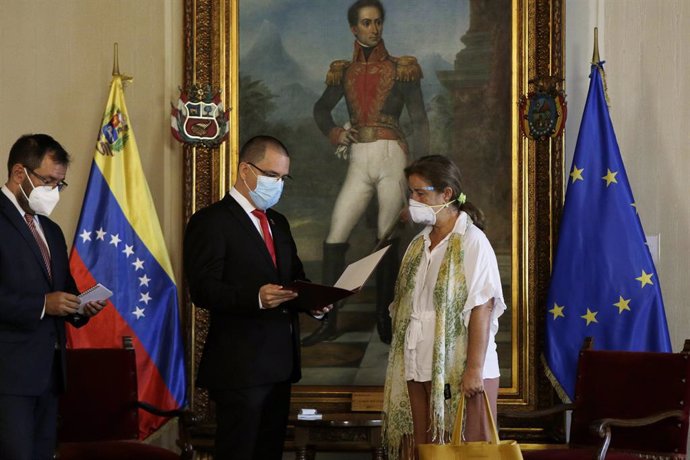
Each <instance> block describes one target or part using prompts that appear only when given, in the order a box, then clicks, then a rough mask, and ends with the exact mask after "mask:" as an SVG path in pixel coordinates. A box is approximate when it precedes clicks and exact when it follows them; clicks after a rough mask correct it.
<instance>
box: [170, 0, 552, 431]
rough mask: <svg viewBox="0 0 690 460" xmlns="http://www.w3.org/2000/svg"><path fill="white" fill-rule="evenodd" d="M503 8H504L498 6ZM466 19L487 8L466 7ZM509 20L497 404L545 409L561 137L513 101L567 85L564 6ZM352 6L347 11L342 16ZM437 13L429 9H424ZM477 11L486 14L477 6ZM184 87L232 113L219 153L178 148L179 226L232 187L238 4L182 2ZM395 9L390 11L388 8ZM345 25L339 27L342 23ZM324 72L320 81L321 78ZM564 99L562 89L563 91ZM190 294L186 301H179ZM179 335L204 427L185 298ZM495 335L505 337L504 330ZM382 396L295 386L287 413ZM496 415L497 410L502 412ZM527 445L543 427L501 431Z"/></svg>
mask: <svg viewBox="0 0 690 460" xmlns="http://www.w3.org/2000/svg"><path fill="white" fill-rule="evenodd" d="M496 1H500V0H496ZM468 2H469V4H470V9H472V8H481V7H483V4H486V3H491V2H486V1H484V0H468ZM505 2H506V4H507V5H508V7H506V14H509V15H510V40H511V47H510V53H511V54H510V61H511V67H512V68H511V72H510V96H509V97H510V101H508V104H509V105H510V107H511V109H510V120H509V121H510V123H509V128H508V129H509V130H510V160H509V161H510V167H509V174H510V178H511V181H510V206H511V229H510V232H511V234H510V251H511V258H510V277H511V280H510V281H511V282H510V292H505V296H506V299H508V298H510V304H511V305H512V306H513V308H512V310H513V314H512V317H511V318H510V322H511V324H510V327H511V338H510V341H511V347H510V355H511V364H510V374H511V378H510V383H509V384H508V385H505V386H502V388H501V389H500V394H499V405H500V407H501V408H506V407H507V408H510V410H515V409H517V410H521V409H524V410H527V409H534V408H539V407H543V406H546V405H549V404H550V403H551V401H552V398H553V393H552V390H551V387H550V385H549V383H548V381H547V380H546V379H545V377H544V374H543V368H542V365H541V361H540V355H541V344H542V336H543V320H542V318H543V317H544V316H545V306H544V301H545V298H546V290H547V288H548V278H549V274H550V269H551V262H552V252H553V248H554V245H555V239H556V236H557V233H556V228H557V223H558V220H559V217H560V210H561V205H562V194H563V183H562V171H563V147H564V140H563V138H562V137H559V138H555V139H551V140H546V141H539V142H537V141H528V140H527V139H526V138H524V137H523V136H522V134H521V133H520V129H519V123H518V101H519V98H520V96H521V95H524V94H527V93H528V92H529V91H530V90H531V89H532V82H533V81H535V80H536V79H539V78H546V77H562V76H563V75H564V66H565V60H564V40H565V39H564V11H565V5H564V0H505ZM350 3H351V2H344V3H343V4H344V8H346V7H347V6H348V5H349V4H350ZM429 3H430V5H433V2H429ZM480 4H482V5H480ZM184 6H185V14H184V16H185V22H184V32H183V34H184V35H183V39H184V43H185V58H184V79H185V81H184V85H185V86H188V85H191V84H193V83H196V84H210V85H211V86H212V87H214V88H219V89H220V94H221V98H222V100H223V101H224V102H225V104H226V106H227V107H228V108H229V109H230V133H231V134H230V139H229V141H228V142H226V143H224V144H222V145H221V146H220V147H219V148H216V149H208V148H202V147H187V146H186V147H185V148H184V184H183V203H184V219H185V222H186V221H187V220H188V219H189V217H190V216H191V215H192V214H193V213H194V212H195V211H196V210H198V209H200V208H203V207H205V206H207V205H209V204H211V203H213V202H215V201H217V200H218V199H220V198H222V196H223V195H224V194H225V193H226V191H227V190H228V188H229V187H230V185H231V184H232V183H233V181H234V176H233V175H234V174H235V166H236V162H237V151H238V147H239V136H238V129H239V128H238V127H239V113H240V109H239V96H240V95H239V90H238V89H239V51H240V44H239V18H240V14H239V13H240V11H239V8H240V0H184ZM388 7H389V8H394V4H391V5H389V6H388ZM343 20H344V19H343ZM325 70H326V69H324V75H325ZM561 89H562V88H561ZM185 292H186V291H185ZM183 325H184V327H185V330H186V332H187V336H186V343H187V364H188V372H189V379H190V382H191V383H192V384H191V385H190V387H189V388H190V394H189V397H190V402H191V405H192V408H193V409H194V410H195V412H197V413H199V414H200V415H201V416H202V418H207V419H212V407H210V405H209V402H208V397H207V394H206V393H205V392H204V391H199V390H197V389H195V388H194V386H193V382H194V378H195V370H196V366H197V364H198V360H199V358H200V355H201V350H202V347H203V343H204V340H205V336H206V333H207V331H208V315H207V312H206V311H204V310H200V309H196V308H194V306H193V305H192V304H191V302H190V301H189V298H188V296H186V299H185V301H184V302H183ZM501 327H505V325H502V326H501ZM380 392H381V387H380V386H357V387H352V386H296V387H294V389H293V398H292V399H293V404H294V405H295V406H299V407H317V408H321V409H322V410H329V411H337V412H348V411H350V410H351V408H352V403H353V398H354V399H357V400H360V399H361V397H362V395H365V396H366V395H371V394H373V395H376V394H377V393H380ZM499 413H500V410H499ZM503 429H504V430H508V431H510V432H511V433H514V434H516V435H517V436H518V437H520V436H522V437H523V438H527V439H542V438H543V436H545V435H544V433H543V429H542V428H541V427H534V426H531V427H511V426H506V425H504V426H503Z"/></svg>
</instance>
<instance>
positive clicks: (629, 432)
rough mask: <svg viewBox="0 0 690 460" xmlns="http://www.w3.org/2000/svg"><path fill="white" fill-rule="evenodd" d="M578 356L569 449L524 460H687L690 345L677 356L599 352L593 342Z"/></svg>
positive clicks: (546, 412)
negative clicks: (593, 347)
mask: <svg viewBox="0 0 690 460" xmlns="http://www.w3.org/2000/svg"><path fill="white" fill-rule="evenodd" d="M585 343H586V346H585V347H583V349H582V351H581V352H580V356H579V362H578V372H577V382H576V385H575V401H574V403H573V404H564V405H561V406H559V407H558V408H555V409H546V410H544V411H538V412H536V413H531V414H519V415H518V414H505V415H507V416H508V417H519V418H524V417H532V416H537V417H539V416H544V415H551V414H553V413H555V412H556V411H557V410H561V411H565V410H572V411H573V413H572V425H571V428H570V444H569V445H568V446H567V447H568V448H567V449H564V448H563V446H559V447H558V448H553V449H546V450H534V451H525V452H523V456H524V459H525V460H545V459H548V460H570V459H599V460H603V459H607V460H632V459H639V458H645V459H655V460H661V459H673V460H676V459H685V458H686V456H685V454H686V450H687V439H688V414H689V410H690V340H686V341H685V347H684V349H683V351H682V352H681V353H652V352H625V351H597V350H593V349H591V339H590V340H588V341H587V340H586V341H585Z"/></svg>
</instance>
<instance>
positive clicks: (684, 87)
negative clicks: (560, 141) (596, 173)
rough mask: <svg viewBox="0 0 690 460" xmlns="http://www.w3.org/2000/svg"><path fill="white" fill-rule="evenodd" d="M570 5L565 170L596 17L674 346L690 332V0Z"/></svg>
mask: <svg viewBox="0 0 690 460" xmlns="http://www.w3.org/2000/svg"><path fill="white" fill-rule="evenodd" d="M566 8H567V11H566V59H567V60H566V65H567V74H566V75H567V76H566V78H567V93H568V101H569V102H568V109H569V120H568V122H567V124H566V130H567V131H566V154H567V160H566V170H569V168H570V165H571V162H572V154H573V151H574V149H575V141H576V138H577V131H578V128H579V124H580V118H581V116H582V109H583V106H584V100H585V97H586V93H587V88H588V84H589V80H588V78H587V75H588V73H589V62H590V61H591V58H592V41H593V38H592V37H593V28H594V26H596V25H598V26H599V50H600V55H601V59H602V60H604V61H606V64H605V68H606V75H607V83H608V95H609V98H610V104H611V107H610V111H611V118H612V120H613V126H614V129H615V131H616V136H617V138H618V143H619V146H620V149H621V155H622V156H623V162H624V163H625V167H626V171H627V173H628V177H629V179H630V185H631V187H632V190H633V194H634V196H635V201H636V203H637V210H638V212H639V214H640V219H641V220H642V226H643V228H644V230H645V233H646V234H647V235H660V253H661V257H660V260H659V261H658V263H657V266H656V268H657V272H658V275H659V280H660V283H661V289H662V294H663V296H664V303H665V306H666V315H667V317H668V323H669V329H670V333H671V343H672V344H673V349H674V351H678V350H680V349H681V348H682V346H683V341H684V340H685V339H686V338H690V307H689V305H688V300H689V299H690V283H689V282H688V274H689V273H690V238H689V237H690V205H688V203H687V196H688V194H689V192H690V185H689V184H688V177H690V91H689V90H688V84H687V82H688V79H687V75H688V73H690V49H689V48H688V43H690V2H688V1H686V0H570V1H568V2H567V4H566Z"/></svg>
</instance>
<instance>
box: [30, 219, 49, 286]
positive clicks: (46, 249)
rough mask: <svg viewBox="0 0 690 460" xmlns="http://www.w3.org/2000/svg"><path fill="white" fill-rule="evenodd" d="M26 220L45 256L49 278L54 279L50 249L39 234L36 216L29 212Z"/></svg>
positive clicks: (44, 261) (42, 254) (44, 260)
mask: <svg viewBox="0 0 690 460" xmlns="http://www.w3.org/2000/svg"><path fill="white" fill-rule="evenodd" d="M24 220H26V225H28V226H29V230H31V234H32V235H33V236H34V238H35V239H36V243H37V244H38V249H40V250H41V256H43V263H44V264H45V266H46V270H48V278H50V279H52V278H53V273H52V272H51V270H50V251H48V246H46V243H45V241H43V238H41V235H39V234H38V230H37V229H36V223H35V222H34V216H32V215H31V214H28V213H27V214H24Z"/></svg>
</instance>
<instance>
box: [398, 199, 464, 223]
mask: <svg viewBox="0 0 690 460" xmlns="http://www.w3.org/2000/svg"><path fill="white" fill-rule="evenodd" d="M453 201H455V200H453ZM453 201H449V202H448V203H445V204H437V205H434V206H430V205H428V204H424V203H420V202H419V201H416V200H413V199H412V198H410V208H409V209H410V218H411V219H412V221H413V222H416V223H418V224H422V225H434V224H435V223H436V214H438V213H439V212H441V210H443V209H444V208H445V207H446V206H448V205H449V204H451V203H452V202H453ZM434 208H439V209H438V210H434Z"/></svg>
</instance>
